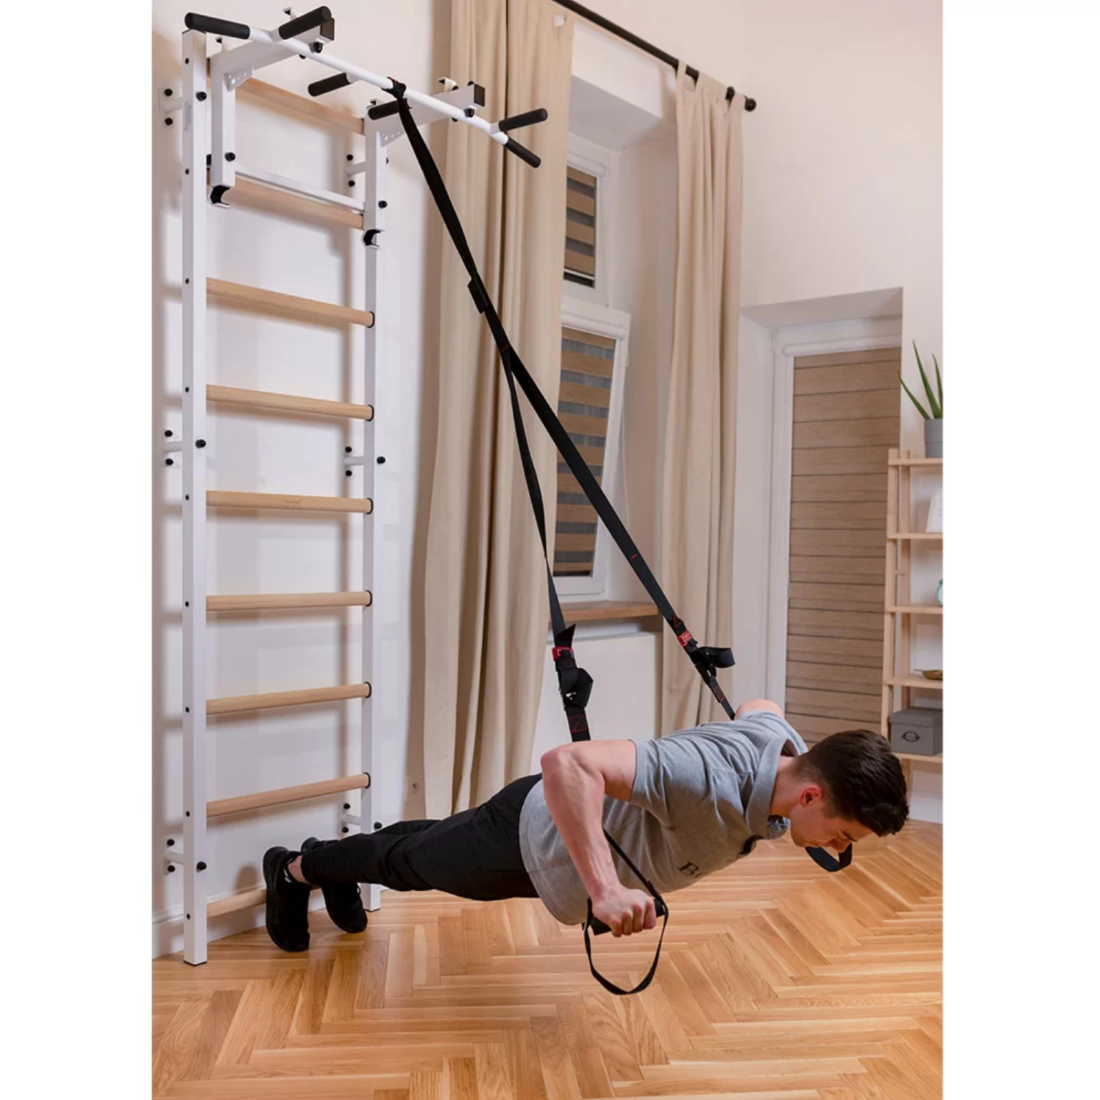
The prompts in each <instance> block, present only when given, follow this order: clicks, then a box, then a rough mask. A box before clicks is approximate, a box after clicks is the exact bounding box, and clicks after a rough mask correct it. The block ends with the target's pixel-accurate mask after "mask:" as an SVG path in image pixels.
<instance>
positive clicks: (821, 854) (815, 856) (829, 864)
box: [806, 844, 852, 871]
mask: <svg viewBox="0 0 1100 1100" xmlns="http://www.w3.org/2000/svg"><path fill="white" fill-rule="evenodd" d="M806 852H807V854H808V855H809V857H810V859H812V860H813V861H814V863H816V864H817V865H818V867H821V868H823V869H824V870H826V871H843V870H844V868H845V867H847V866H848V865H849V864H850V863H851V862H852V846H851V845H850V844H849V845H848V847H847V848H845V849H844V851H843V852H841V853H840V858H839V859H837V858H836V857H835V856H831V855H829V853H828V852H826V851H825V849H824V848H807V849H806Z"/></svg>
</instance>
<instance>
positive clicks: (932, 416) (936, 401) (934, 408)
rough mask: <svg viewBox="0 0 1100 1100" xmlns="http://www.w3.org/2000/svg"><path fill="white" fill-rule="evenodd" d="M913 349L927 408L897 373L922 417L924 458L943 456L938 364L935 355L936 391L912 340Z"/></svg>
mask: <svg viewBox="0 0 1100 1100" xmlns="http://www.w3.org/2000/svg"><path fill="white" fill-rule="evenodd" d="M913 351H914V352H915V353H916V356H917V369H918V370H919V371H920V380H921V381H922V382H923V383H924V392H925V393H926V394H927V395H928V408H929V409H930V410H931V412H928V411H926V410H925V408H924V406H923V405H922V404H921V403H920V402H919V401H918V400H917V399H916V398H915V397H914V396H913V391H912V390H910V389H909V387H908V386H906V385H905V379H904V378H902V377H901V373H900V371H899V373H898V379H899V380H900V381H901V384H902V387H903V388H904V390H905V392H906V393H907V394H909V400H910V401H912V402H913V404H914V405H916V406H917V412H919V413H920V414H921V416H923V417H924V455H925V458H943V380H942V379H941V378H940V364H939V362H938V361H937V360H936V357H935V355H933V356H932V362H933V363H935V364H936V391H937V392H936V393H933V392H932V386H931V384H930V383H929V381H928V375H927V374H925V373H924V364H923V363H922V362H921V361H920V352H919V351H917V342H916V340H914V341H913Z"/></svg>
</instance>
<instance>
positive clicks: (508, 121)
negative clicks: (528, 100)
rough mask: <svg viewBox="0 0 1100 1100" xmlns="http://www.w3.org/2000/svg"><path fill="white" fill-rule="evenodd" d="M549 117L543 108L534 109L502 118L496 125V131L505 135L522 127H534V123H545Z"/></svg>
mask: <svg viewBox="0 0 1100 1100" xmlns="http://www.w3.org/2000/svg"><path fill="white" fill-rule="evenodd" d="M549 117H550V116H549V115H548V114H547V113H546V108H545V107H536V108H535V110H533V111H524V112H523V113H522V114H518V115H509V116H508V117H507V118H502V119H501V120H500V121H499V122H498V123H497V129H498V130H500V131H502V132H503V133H505V134H506V133H508V131H509V130H522V129H523V127H524V126H534V124H535V123H536V122H545V121H546V120H547V119H548V118H549Z"/></svg>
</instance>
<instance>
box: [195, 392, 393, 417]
mask: <svg viewBox="0 0 1100 1100" xmlns="http://www.w3.org/2000/svg"><path fill="white" fill-rule="evenodd" d="M206 400H207V401H218V402H220V403H221V404H223V405H248V406H249V407H251V408H255V409H278V410H280V411H283V412H304V413H317V414H319V415H320V416H346V417H350V418H351V419H353V420H373V419H374V408H373V407H372V406H371V405H353V404H351V403H350V402H348V401H324V400H322V399H321V398H319V397H298V396H296V395H295V394H292V393H265V392H264V391H263V390H239V389H232V388H231V387H229V386H207V387H206Z"/></svg>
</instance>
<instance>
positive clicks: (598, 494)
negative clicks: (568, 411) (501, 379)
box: [397, 98, 733, 740]
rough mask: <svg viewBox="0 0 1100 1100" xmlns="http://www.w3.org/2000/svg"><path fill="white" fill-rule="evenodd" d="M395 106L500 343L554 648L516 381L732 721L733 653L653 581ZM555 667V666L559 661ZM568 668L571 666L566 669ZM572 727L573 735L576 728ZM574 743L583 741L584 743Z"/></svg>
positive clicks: (402, 106) (558, 624)
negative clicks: (698, 630)
mask: <svg viewBox="0 0 1100 1100" xmlns="http://www.w3.org/2000/svg"><path fill="white" fill-rule="evenodd" d="M397 104H398V111H399V113H400V116H401V122H402V125H403V126H404V129H405V133H406V135H407V137H408V139H409V144H410V145H411V146H412V149H413V153H414V154H415V156H416V159H417V162H418V163H419V165H420V169H421V171H422V172H423V174H424V180H425V182H426V183H427V185H428V190H429V191H430V192H431V194H432V198H433V199H434V200H435V204H436V207H437V208H438V209H439V213H440V216H441V217H442V219H443V223H444V225H445V226H446V228H447V232H448V233H449V234H450V237H451V240H452V242H453V243H454V246H455V250H456V251H457V252H458V255H459V258H460V259H461V261H462V264H463V266H464V267H465V268H466V271H467V274H469V276H470V284H469V289H470V295H471V297H472V298H473V299H474V302H475V304H476V305H477V307H478V310H479V311H480V312H482V313H483V314H484V315H485V319H486V322H487V323H488V325H489V329H490V331H491V332H492V334H493V339H494V340H495V341H496V345H497V349H498V351H499V352H500V357H501V362H502V364H503V365H504V370H505V375H506V377H507V378H508V385H509V389H510V390H511V391H512V399H513V407H512V415H513V418H514V419H515V421H516V435H517V438H518V440H519V445H520V450H521V454H522V455H523V458H524V473H525V475H526V476H527V487H528V492H529V493H530V496H531V501H532V506H533V507H534V510H535V520H536V522H537V523H538V524H539V534H540V536H541V537H542V540H543V550H544V556H545V557H546V559H547V573H548V577H549V587H550V592H551V595H550V611H551V623H552V626H553V630H554V635H555V642H556V648H558V647H562V646H563V645H564V644H568V643H563V642H562V641H561V640H560V638H559V636H560V635H562V633H563V631H564V629H565V621H564V618H562V617H561V608H560V605H559V603H558V599H557V594H556V592H555V591H554V584H553V569H552V568H551V567H550V562H549V552H548V550H547V548H546V537H545V527H546V521H545V517H544V513H543V510H542V494H541V492H540V491H539V489H538V480H537V478H535V477H533V471H534V466H533V463H531V462H530V455H529V453H528V448H527V439H526V434H525V433H524V432H523V430H522V419H521V418H520V414H519V407H518V401H517V400H516V396H515V382H516V381H517V380H518V382H519V385H520V387H521V388H522V390H523V392H524V394H525V395H526V397H527V399H528V401H529V402H530V403H531V406H532V408H533V409H534V410H535V413H536V415H537V416H538V418H539V420H541V421H542V424H543V426H544V427H545V428H546V430H547V431H548V432H549V433H550V437H551V439H553V441H554V443H555V445H556V446H557V448H558V451H559V452H560V453H561V456H562V457H563V458H564V459H565V461H566V463H567V464H568V465H569V468H570V470H571V471H572V473H573V475H574V477H576V479H577V481H578V482H579V483H580V485H581V488H582V489H583V490H584V492H585V495H586V496H587V497H588V499H589V500H590V501H591V503H592V505H593V507H595V509H596V512H597V514H598V515H599V517H600V519H601V520H602V521H603V523H604V526H605V527H606V528H607V530H608V532H609V533H610V534H611V536H612V538H614V540H615V542H616V544H617V545H618V547H619V549H620V550H622V552H623V554H624V556H625V557H626V559H627V561H628V562H629V564H630V566H631V568H632V569H633V570H634V572H635V574H636V575H637V577H638V579H639V580H640V581H641V582H642V585H643V586H644V588H645V590H646V592H647V593H648V594H649V597H650V599H652V600H653V603H654V604H655V606H656V607H657V610H658V611H659V612H660V613H661V615H662V617H663V618H664V619H665V621H666V622H667V623H668V624H669V626H670V627H672V630H673V633H675V635H676V638H677V640H678V641H679V642H680V645H681V646H683V648H684V649H685V651H686V652H687V654H688V657H689V658H690V659H691V661H692V663H693V664H694V665H695V668H696V670H697V671H698V672H699V675H700V676H701V677H702V678H703V681H704V682H705V683H706V685H707V687H709V688H710V690H711V691H712V692H713V694H714V696H715V698H716V699H717V700H718V701H719V703H721V705H722V707H723V709H724V710H725V711H726V713H727V714H728V715H729V717H730V718H731V719H732V718H733V708H732V707H731V706H730V704H729V701H728V700H727V699H726V696H725V694H724V693H723V691H722V689H721V687H720V686H719V684H718V680H717V678H716V676H715V672H714V670H715V668H716V667H718V668H728V667H730V666H731V665H732V664H733V654H732V653H731V652H730V651H729V650H728V649H712V648H710V647H700V646H699V644H698V643H697V642H696V641H695V639H694V637H693V636H692V634H691V631H690V630H688V628H687V626H686V625H685V624H684V621H683V620H682V619H681V618H680V616H679V615H677V614H676V612H675V610H674V609H673V607H672V605H671V604H670V603H669V601H668V598H667V597H666V596H665V594H664V592H663V591H662V590H661V586H660V585H659V584H658V583H657V579H656V578H655V577H654V576H653V573H652V571H651V570H650V568H649V566H648V565H647V564H646V562H645V560H644V559H643V558H642V555H641V552H640V551H639V550H638V547H637V546H636V545H635V543H634V540H633V539H632V538H631V537H630V534H629V532H628V531H627V530H626V528H625V527H624V526H623V523H622V521H621V520H620V519H619V517H618V515H617V514H616V512H615V509H614V508H612V506H611V502H610V501H609V500H608V499H607V497H606V495H605V494H604V492H603V490H602V489H601V488H600V485H599V483H598V482H597V481H596V479H595V476H594V475H593V474H592V471H591V470H590V469H589V468H588V464H587V463H586V462H585V461H584V459H583V458H582V457H581V455H580V452H579V451H578V450H577V448H576V445H575V444H574V443H573V440H572V439H570V438H569V433H568V432H567V431H566V430H565V428H564V426H563V425H562V423H561V421H560V420H558V417H557V415H556V413H555V412H554V410H553V409H552V408H551V407H550V405H549V403H548V402H547V401H546V398H545V397H544V396H543V394H542V391H541V390H540V389H539V387H538V384H537V383H536V382H535V380H534V379H533V378H532V377H531V375H530V374H529V373H528V371H527V368H526V367H525V366H524V364H523V361H522V360H521V359H520V357H519V355H518V354H517V353H516V351H515V349H514V348H513V347H512V346H511V343H510V341H509V339H508V334H507V333H506V332H505V331H504V327H503V325H502V324H501V321H500V317H499V316H498V315H497V312H496V309H495V307H494V306H493V303H492V300H491V298H490V297H489V294H488V292H487V291H486V289H485V284H484V282H483V281H482V279H481V274H480V272H479V271H478V268H477V264H476V262H475V261H474V257H473V253H472V252H471V250H470V246H469V243H468V242H467V240H466V234H465V232H464V231H463V229H462V223H461V222H460V221H459V219H458V215H457V214H456V212H455V209H454V205H453V203H452V202H451V197H450V195H449V194H448V193H447V188H446V186H445V184H444V183H443V177H442V176H441V174H440V172H439V169H438V167H437V166H436V163H435V161H434V160H433V158H432V155H431V152H430V151H429V150H428V146H427V143H426V142H425V141H424V138H423V136H422V135H421V133H420V131H419V129H418V128H417V126H416V123H415V121H414V120H413V118H412V113H411V111H410V109H409V106H408V103H407V101H405V100H404V99H403V98H398V100H397ZM555 663H557V662H556V661H555ZM567 667H569V666H568V664H567ZM573 667H575V666H573ZM578 671H580V670H578ZM559 672H560V669H559ZM570 728H571V732H572V723H571V726H570ZM585 728H586V729H587V723H585ZM575 739H579V740H583V739H585V738H583V737H582V738H575Z"/></svg>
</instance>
